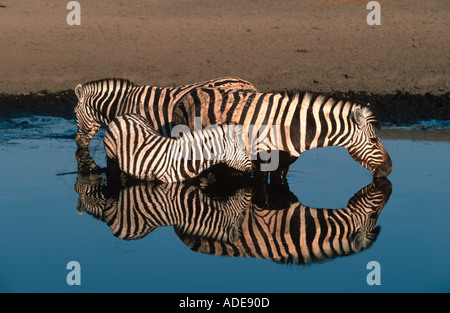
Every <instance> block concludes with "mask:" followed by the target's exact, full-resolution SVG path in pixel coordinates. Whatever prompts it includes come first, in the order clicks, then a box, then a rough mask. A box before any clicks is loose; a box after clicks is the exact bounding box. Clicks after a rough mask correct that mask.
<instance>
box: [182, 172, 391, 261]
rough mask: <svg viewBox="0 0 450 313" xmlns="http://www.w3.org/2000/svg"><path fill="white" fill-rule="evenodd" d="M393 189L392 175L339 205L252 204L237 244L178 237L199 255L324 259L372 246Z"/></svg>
mask: <svg viewBox="0 0 450 313" xmlns="http://www.w3.org/2000/svg"><path fill="white" fill-rule="evenodd" d="M391 191H392V185H391V183H390V182H389V180H388V179H386V178H374V180H373V182H372V183H371V184H369V185H368V186H366V187H364V188H362V189H361V190H360V191H359V192H358V193H356V194H355V195H354V196H353V197H352V198H351V199H350V200H349V202H348V205H347V206H346V207H344V208H341V209H316V208H310V207H307V206H304V205H302V204H301V203H300V202H298V201H294V202H292V203H290V204H289V205H286V206H285V207H272V209H261V208H259V207H258V206H257V205H255V203H253V206H252V208H251V209H250V210H248V211H247V213H246V215H245V217H244V220H243V223H242V226H241V236H240V238H239V240H236V241H235V242H233V243H221V242H218V241H214V240H211V239H207V238H201V237H199V236H192V235H189V234H182V233H178V235H179V237H180V238H181V240H182V241H183V242H184V243H185V244H186V245H187V246H189V247H190V248H191V249H192V250H193V251H196V252H200V253H207V254H215V255H223V256H240V257H252V258H263V259H269V260H272V261H274V262H277V263H295V264H309V263H312V262H320V261H323V260H326V259H331V258H335V257H338V256H346V255H351V254H354V253H358V252H360V251H363V250H365V249H368V248H369V247H370V246H371V245H372V244H373V243H374V242H375V240H376V239H377V237H378V234H379V233H380V226H376V223H377V220H378V217H379V215H380V213H381V211H382V209H383V207H384V206H385V205H386V203H387V201H388V200H389V197H390V194H391ZM280 197H282V196H280ZM277 203H279V202H277Z"/></svg>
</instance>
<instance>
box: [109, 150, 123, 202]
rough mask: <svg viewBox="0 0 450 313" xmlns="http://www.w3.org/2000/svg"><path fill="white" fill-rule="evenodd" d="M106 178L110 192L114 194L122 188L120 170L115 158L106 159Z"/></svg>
mask: <svg viewBox="0 0 450 313" xmlns="http://www.w3.org/2000/svg"><path fill="white" fill-rule="evenodd" d="M106 164H107V167H106V179H107V184H108V190H109V192H110V194H112V195H114V194H116V193H118V192H119V191H120V190H121V189H122V178H121V174H122V171H121V170H120V167H119V164H118V163H117V161H116V160H113V159H110V158H107V159H106Z"/></svg>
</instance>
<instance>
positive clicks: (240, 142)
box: [221, 123, 253, 173]
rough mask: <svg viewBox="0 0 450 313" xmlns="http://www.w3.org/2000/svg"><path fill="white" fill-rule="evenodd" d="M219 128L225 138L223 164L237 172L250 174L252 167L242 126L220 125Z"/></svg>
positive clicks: (233, 124)
mask: <svg viewBox="0 0 450 313" xmlns="http://www.w3.org/2000/svg"><path fill="white" fill-rule="evenodd" d="M221 126H222V128H223V130H224V136H225V137H224V141H225V151H224V158H225V163H226V164H227V165H228V166H229V167H232V168H234V169H237V170H238V171H242V172H246V173H249V172H251V171H252V170H253V165H252V161H251V160H250V156H249V154H248V152H247V149H246V146H245V142H244V137H243V136H244V131H243V126H242V125H237V124H235V123H230V124H221Z"/></svg>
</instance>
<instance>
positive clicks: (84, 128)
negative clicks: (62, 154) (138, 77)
mask: <svg viewBox="0 0 450 313" xmlns="http://www.w3.org/2000/svg"><path fill="white" fill-rule="evenodd" d="M200 87H214V88H220V89H222V90H233V89H250V90H256V88H255V87H254V86H253V85H252V84H251V83H249V82H248V81H245V80H243V79H240V78H232V77H223V78H216V79H211V80H208V81H204V82H199V83H194V84H190V85H185V86H178V87H157V86H139V85H137V84H135V83H133V82H131V81H130V80H128V79H122V78H112V79H101V80H97V81H91V82H88V83H85V84H83V85H81V84H78V85H77V86H76V87H75V94H76V96H77V98H78V103H77V105H76V107H75V109H74V112H75V115H76V118H77V126H78V131H77V135H76V137H75V142H76V144H77V147H78V148H89V143H90V141H91V139H92V138H93V137H94V136H95V134H96V133H97V132H98V131H99V130H100V128H101V126H102V124H106V125H107V124H109V122H111V121H112V120H113V119H114V118H115V117H116V116H120V115H123V114H126V113H136V114H140V115H143V116H144V117H146V118H147V120H148V121H149V122H150V123H151V124H152V126H153V128H154V129H156V130H158V132H160V133H161V134H162V135H163V136H168V135H170V132H171V119H172V117H171V116H172V110H173V106H174V105H175V104H176V103H177V102H178V101H179V100H180V99H181V98H182V97H184V96H185V95H186V94H187V93H189V92H190V91H192V90H193V89H195V88H200Z"/></svg>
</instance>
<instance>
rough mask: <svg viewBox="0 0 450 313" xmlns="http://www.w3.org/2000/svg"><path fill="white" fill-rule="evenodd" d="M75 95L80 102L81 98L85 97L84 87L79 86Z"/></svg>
mask: <svg viewBox="0 0 450 313" xmlns="http://www.w3.org/2000/svg"><path fill="white" fill-rule="evenodd" d="M75 94H76V96H77V98H78V101H80V100H81V98H82V97H83V86H81V84H78V85H77V86H76V87H75Z"/></svg>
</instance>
